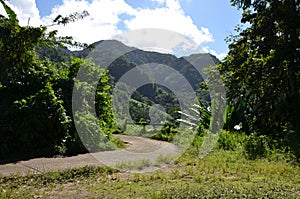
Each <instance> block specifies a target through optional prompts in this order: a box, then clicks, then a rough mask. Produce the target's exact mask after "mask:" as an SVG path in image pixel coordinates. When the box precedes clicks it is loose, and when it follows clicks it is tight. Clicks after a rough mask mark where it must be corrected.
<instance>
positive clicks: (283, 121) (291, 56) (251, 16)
mask: <svg viewBox="0 0 300 199" xmlns="http://www.w3.org/2000/svg"><path fill="white" fill-rule="evenodd" d="M231 3H232V5H234V6H237V7H238V8H239V9H242V10H243V15H242V19H241V23H242V24H243V26H238V27H237V31H238V33H239V34H238V35H234V36H230V37H229V38H228V42H229V53H228V55H227V57H226V58H225V59H224V61H223V62H222V64H220V70H221V73H222V75H223V77H224V80H225V83H226V85H227V86H228V98H229V101H230V103H232V104H233V105H234V107H235V112H236V113H238V114H239V117H238V118H240V120H241V121H242V122H243V127H244V130H245V131H247V132H248V133H251V132H252V133H253V132H260V133H264V134H271V135H275V134H278V133H280V132H282V131H283V130H284V129H288V130H292V131H296V130H299V129H300V109H299V107H300V98H299V94H300V90H299V89H300V23H299V21H300V11H299V0H283V1H282V0H252V1H250V0H231Z"/></svg>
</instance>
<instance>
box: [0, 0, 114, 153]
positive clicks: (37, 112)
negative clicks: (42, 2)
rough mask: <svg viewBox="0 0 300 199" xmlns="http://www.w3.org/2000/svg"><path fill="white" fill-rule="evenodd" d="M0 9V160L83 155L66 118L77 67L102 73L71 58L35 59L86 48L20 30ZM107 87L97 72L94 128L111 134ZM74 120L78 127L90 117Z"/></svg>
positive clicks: (62, 20) (43, 32) (34, 29)
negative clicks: (44, 51) (46, 51)
mask: <svg viewBox="0 0 300 199" xmlns="http://www.w3.org/2000/svg"><path fill="white" fill-rule="evenodd" d="M1 4H2V5H3V7H4V8H5V10H6V12H7V15H8V18H6V17H4V16H0V32H1V34H0V70H1V71H0V96H1V97H0V109H1V112H0V136H1V139H0V158H3V157H15V156H16V155H21V156H22V155H54V154H60V153H61V154H72V153H78V152H83V151H86V149H85V148H84V146H82V144H81V141H80V138H79V136H78V135H77V133H76V131H75V127H74V121H73V115H72V104H71V98H72V90H73V86H74V78H75V77H76V74H77V71H78V70H79V68H80V67H86V68H88V69H87V71H88V74H87V75H93V73H99V70H102V69H101V68H99V67H93V63H92V62H90V61H88V60H83V59H77V58H72V59H71V58H70V62H68V63H67V62H65V63H60V64H57V63H54V62H51V61H49V60H48V59H40V58H39V56H38V55H37V54H36V51H35V48H37V47H39V48H41V47H43V46H45V47H47V48H57V47H60V48H63V47H65V46H68V45H73V46H80V47H87V46H86V45H83V44H79V43H76V42H73V41H72V38H70V37H57V36H56V31H52V32H49V31H47V28H46V27H44V26H41V27H30V26H26V27H22V26H20V25H19V24H18V20H17V16H16V15H15V13H14V12H13V11H12V10H11V9H10V8H9V7H8V6H7V5H6V4H5V2H4V1H1ZM86 14H87V13H85V12H84V13H82V14H79V13H75V14H72V15H70V16H68V17H61V16H60V17H58V18H57V19H55V21H54V23H55V24H61V23H67V22H72V21H74V20H77V19H78V18H81V17H84V16H85V15H86ZM108 81H109V79H108V77H107V75H106V72H104V71H102V77H101V78H100V80H99V84H98V89H97V93H96V99H98V103H97V112H98V113H99V118H98V119H97V120H98V122H99V125H102V126H104V127H107V128H113V121H112V117H111V107H110V94H109V93H108V91H107V90H109V85H108ZM75 85H78V86H77V87H78V89H80V88H81V87H84V89H88V88H89V85H85V84H84V82H76V83H75ZM74 114H77V116H78V117H80V119H82V120H83V121H88V120H91V118H90V117H92V116H87V115H80V113H74ZM94 121H95V119H94ZM106 133H108V134H111V131H107V132H106ZM109 137H112V136H109ZM97 141H99V140H97V139H96V140H93V142H97ZM100 143H101V142H99V143H98V144H100ZM98 144H97V143H96V145H98ZM98 149H99V150H100V149H101V147H100V146H98Z"/></svg>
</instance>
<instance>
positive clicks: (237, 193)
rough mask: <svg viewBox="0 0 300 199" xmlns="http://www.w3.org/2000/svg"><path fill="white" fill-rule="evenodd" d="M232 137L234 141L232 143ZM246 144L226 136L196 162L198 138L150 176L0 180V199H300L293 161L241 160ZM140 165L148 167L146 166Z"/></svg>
mask: <svg viewBox="0 0 300 199" xmlns="http://www.w3.org/2000/svg"><path fill="white" fill-rule="evenodd" d="M224 135H226V133H225V134H224ZM227 135H232V133H227ZM233 137H235V138H234V139H232V138H233ZM246 139H247V138H246V136H245V135H242V134H240V133H236V134H235V135H234V136H231V138H230V139H229V138H228V137H226V136H224V137H223V138H222V140H223V141H220V142H219V143H218V145H217V146H216V147H215V148H214V150H213V152H212V153H210V154H209V155H208V156H206V157H204V158H203V159H200V158H199V157H198V148H197V145H198V146H199V144H200V143H201V141H200V139H199V142H198V143H195V144H194V146H192V147H191V148H190V149H189V150H188V151H187V152H186V153H185V154H184V155H182V156H181V157H179V158H178V159H176V160H175V161H174V162H173V163H171V164H170V165H169V166H167V167H164V168H161V169H159V170H156V171H154V172H151V173H129V172H120V171H118V170H117V169H111V168H108V167H83V168H78V169H70V170H65V171H56V172H49V173H45V174H34V175H27V176H18V175H13V176H8V177H1V178H0V182H1V183H0V196H1V198H57V197H61V198H216V197H217V198H299V197H300V167H299V166H298V165H297V164H296V163H295V162H293V161H292V160H293V158H291V157H289V155H288V154H284V153H278V152H277V151H274V150H268V152H267V153H266V156H265V157H260V158H256V159H255V160H252V159H249V158H247V156H245V152H246V150H247V149H246V148H247V147H246V146H245V144H246V143H247V141H245V140H246ZM232 140H233V141H232ZM229 142H230V143H229ZM225 143H226V144H225ZM246 145H247V144H246ZM245 147H246V148H245ZM140 166H141V167H147V166H149V165H148V164H147V162H144V165H140Z"/></svg>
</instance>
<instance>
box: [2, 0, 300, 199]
mask: <svg viewBox="0 0 300 199" xmlns="http://www.w3.org/2000/svg"><path fill="white" fill-rule="evenodd" d="M230 2H231V3H232V5H233V6H236V7H237V8H238V9H241V10H242V11H243V16H242V19H241V23H242V24H241V26H237V29H236V31H237V32H238V35H231V36H229V37H228V39H227V41H228V44H229V53H228V55H227V56H226V58H225V59H224V60H221V62H220V63H219V64H217V65H216V66H214V67H213V66H208V68H206V69H205V70H206V71H205V72H206V73H207V75H208V77H211V78H207V79H206V80H205V81H203V82H202V83H201V85H200V87H201V89H202V90H201V91H203V92H206V91H207V88H208V87H210V86H214V83H215V82H214V81H212V80H214V79H215V75H216V73H215V71H220V73H221V74H220V75H221V76H220V78H219V79H220V80H222V81H223V82H224V85H225V86H226V93H227V96H226V97H227V99H226V100H227V104H226V111H224V113H223V114H222V115H221V116H220V117H222V118H223V120H224V121H223V122H224V128H223V129H222V130H221V132H218V133H220V137H219V139H218V141H217V144H216V145H215V146H214V148H213V149H212V151H211V152H210V153H209V154H208V155H207V156H205V157H201V156H199V151H200V152H201V146H202V143H203V140H204V138H205V136H210V135H211V133H210V130H211V129H212V127H211V126H212V125H211V124H212V120H213V117H214V114H215V110H216V107H218V102H214V101H213V100H212V101H204V100H203V99H199V104H197V105H196V106H197V107H198V109H197V110H196V112H199V117H198V119H199V121H198V122H195V121H194V123H191V121H189V120H188V118H187V120H185V121H184V122H186V123H188V124H190V125H191V127H192V128H194V129H196V131H195V132H196V134H195V138H194V139H193V142H192V143H191V146H189V147H188V148H187V150H186V151H185V153H184V154H182V155H181V156H180V157H178V158H177V159H175V160H174V161H172V162H171V164H169V166H167V167H164V168H161V169H159V170H157V171H155V172H152V173H143V174H142V173H128V172H123V171H121V170H123V169H126V168H134V167H136V168H137V170H142V169H143V168H146V167H151V166H153V165H151V164H150V163H149V162H148V161H140V162H135V163H129V164H120V165H118V169H119V170H118V169H112V168H109V167H83V168H77V169H70V170H64V171H55V172H48V173H43V174H29V175H26V176H19V175H11V176H0V197H1V198H300V167H299V162H300V122H299V121H300V109H299V107H300V67H299V65H300V51H299V49H300V40H299V38H300V27H299V21H300V11H299V1H298V0H285V1H279V0H274V1H273V0H272V1H261V0H254V1H248V0H230ZM0 3H1V5H2V6H3V7H4V9H5V11H6V13H7V16H2V15H0V110H1V111H0V160H3V159H6V158H8V159H9V158H16V159H23V158H29V157H37V156H43V157H46V156H51V157H53V156H54V155H62V156H64V155H74V154H78V153H84V152H87V151H90V152H94V151H101V150H114V149H116V148H117V147H124V144H123V143H122V142H121V141H120V140H118V139H117V138H116V137H115V136H114V133H127V134H129V135H138V136H140V135H143V136H147V137H151V138H153V139H158V140H164V141H168V142H171V141H174V138H175V136H176V134H179V133H182V134H185V135H188V133H189V130H186V131H183V132H180V130H179V128H178V123H179V122H182V120H180V119H179V118H180V110H178V101H177V100H176V99H175V96H173V95H171V94H170V93H168V91H167V89H164V88H163V87H156V86H154V85H148V87H147V86H146V87H145V88H144V92H145V93H147V92H148V91H149V90H151V89H152V90H153V93H156V94H157V96H156V95H155V96H154V97H153V96H152V98H151V97H148V98H146V97H145V95H142V94H143V92H142V91H141V92H136V93H134V95H133V99H132V101H131V102H130V103H131V105H130V106H131V108H132V109H131V113H132V116H133V118H134V119H135V122H136V124H140V127H139V126H137V125H135V124H129V125H127V123H126V121H124V125H123V126H124V127H125V129H122V128H120V127H118V126H117V125H116V121H114V118H113V114H112V105H111V98H112V96H111V88H112V86H113V83H112V81H113V79H114V78H113V77H111V76H110V74H109V71H107V70H103V69H101V68H100V67H99V66H97V64H95V63H93V62H92V60H87V59H83V58H75V57H72V56H70V57H67V58H66V59H62V60H61V61H60V62H54V61H51V60H50V58H49V57H51V56H54V57H56V56H57V55H55V53H61V52H62V51H59V50H58V49H66V48H67V47H68V46H73V47H80V48H83V49H84V50H86V51H85V52H88V50H89V49H91V48H93V46H88V45H85V44H80V43H77V42H74V41H73V40H72V38H71V37H59V36H57V31H48V30H47V27H45V26H40V27H31V26H26V27H22V26H20V25H19V23H18V20H17V16H16V14H15V12H14V11H13V10H12V9H11V8H10V7H9V6H7V4H6V1H4V0H0ZM87 15H88V13H87V12H83V13H73V14H71V15H69V16H66V17H63V16H58V17H57V18H56V19H55V20H54V21H53V25H65V24H67V23H71V22H73V21H75V20H79V19H81V18H83V17H85V16H87ZM243 25H244V26H243ZM52 50H53V51H52ZM41 52H43V53H44V54H43V53H41ZM51 53H54V54H51ZM150 54H151V53H149V56H150ZM47 55H48V58H49V59H48V58H46V57H47ZM45 56H46V57H45ZM135 57H138V56H135ZM166 60H167V59H166ZM125 62H126V60H125ZM134 66H135V65H134V64H133V63H129V62H128V63H127V65H126V67H128V68H129V69H130V68H132V67H134ZM80 68H81V69H83V70H85V71H86V74H85V75H86V77H85V80H82V79H79V80H78V79H77V80H76V75H77V73H78V71H79V69H80ZM119 75H121V74H119ZM95 76H97V77H99V78H100V79H99V81H98V82H92V83H93V84H96V85H97V89H96V93H95V99H96V102H95V109H96V110H95V111H96V116H95V115H93V114H91V113H90V111H88V110H91V109H92V107H93V106H94V104H93V103H91V102H89V100H87V99H86V98H85V97H86V96H84V95H83V96H80V97H82V99H80V100H82V101H84V102H85V103H83V104H76V103H74V104H75V106H78V111H77V112H75V113H73V112H72V105H74V104H72V103H73V102H72V91H75V92H76V91H84V92H83V93H85V94H86V95H87V96H89V95H93V93H92V94H91V93H89V92H90V91H91V90H93V88H92V85H91V84H90V82H89V80H92V79H93V77H95ZM198 83H199V82H197V84H198ZM124 87H126V85H124ZM73 88H74V90H73ZM142 90H143V89H142ZM120 92H121V91H120ZM161 99H165V102H166V103H165V104H163V105H166V106H167V108H168V109H167V114H169V115H170V116H172V117H171V119H170V118H168V120H167V123H166V124H165V125H164V126H163V127H162V128H161V129H160V130H156V129H155V127H151V126H150V125H148V123H147V122H148V121H147V120H148V119H149V117H148V116H149V115H148V112H149V107H150V105H152V104H153V102H155V104H159V102H161V101H160V100H161ZM166 99H168V100H166ZM143 100H144V101H143ZM151 100H152V101H151ZM206 100H207V99H206ZM142 101H143V102H142ZM162 101H163V100H162ZM172 104H173V106H171V105H172ZM117 108H120V107H117ZM139 108H140V109H139ZM121 111H122V110H121ZM181 114H182V113H181ZM162 116H163V115H162ZM75 121H78V123H75ZM75 125H78V126H79V127H80V128H82V129H85V130H86V134H85V136H84V137H81V136H80V135H79V133H78V132H77V131H76V128H75ZM182 139H184V138H182ZM82 141H83V142H84V143H85V144H86V145H83V144H82ZM175 141H177V142H184V140H180V139H179V140H175ZM175 144H176V142H175ZM168 161H169V159H168V157H161V158H160V159H159V160H157V164H160V163H162V162H163V163H165V162H168ZM154 164H156V163H154ZM154 166H155V165H154Z"/></svg>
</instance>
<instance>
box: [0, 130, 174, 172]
mask: <svg viewBox="0 0 300 199" xmlns="http://www.w3.org/2000/svg"><path fill="white" fill-rule="evenodd" d="M116 136H117V137H119V138H120V139H121V140H122V141H124V142H125V143H126V146H127V147H126V148H125V149H122V150H116V151H103V152H98V153H89V154H81V155H77V156H72V157H63V158H35V159H31V160H26V161H19V162H16V163H9V164H3V165H0V175H3V176H7V175H11V174H21V175H25V174H28V173H42V172H47V171H54V170H62V169H69V168H77V167H83V166H87V165H90V166H101V165H108V166H114V165H116V164H120V163H122V162H128V161H138V160H142V159H147V160H150V161H155V160H156V159H157V158H159V157H161V156H167V155H176V154H178V148H177V147H176V146H175V145H173V144H171V143H168V142H163V141H157V140H151V139H148V138H143V137H136V136H126V135H116ZM150 170H151V169H150V168H148V169H147V168H145V169H144V170H143V171H144V172H147V171H150ZM152 170H153V168H152Z"/></svg>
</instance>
